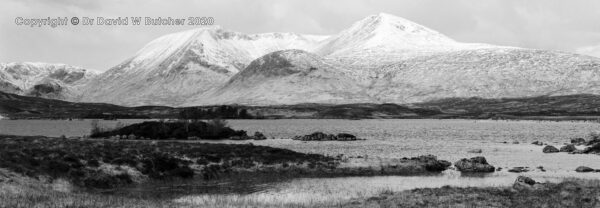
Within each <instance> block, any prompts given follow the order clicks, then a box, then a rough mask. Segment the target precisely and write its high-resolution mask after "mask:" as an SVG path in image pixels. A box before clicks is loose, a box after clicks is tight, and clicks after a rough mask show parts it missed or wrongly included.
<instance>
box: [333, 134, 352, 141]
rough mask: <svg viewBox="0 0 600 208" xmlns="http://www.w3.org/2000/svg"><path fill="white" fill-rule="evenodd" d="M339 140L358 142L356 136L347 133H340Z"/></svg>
mask: <svg viewBox="0 0 600 208" xmlns="http://www.w3.org/2000/svg"><path fill="white" fill-rule="evenodd" d="M337 138H338V140H342V141H352V140H356V136H354V135H352V134H347V133H339V134H338V135H337Z"/></svg>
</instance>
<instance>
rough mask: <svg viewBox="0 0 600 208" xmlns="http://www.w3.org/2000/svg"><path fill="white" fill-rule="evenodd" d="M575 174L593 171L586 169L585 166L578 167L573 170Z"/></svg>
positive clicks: (592, 170)
mask: <svg viewBox="0 0 600 208" xmlns="http://www.w3.org/2000/svg"><path fill="white" fill-rule="evenodd" d="M575 172H579V173H587V172H594V169H593V168H590V167H586V166H579V167H577V168H576V169H575Z"/></svg>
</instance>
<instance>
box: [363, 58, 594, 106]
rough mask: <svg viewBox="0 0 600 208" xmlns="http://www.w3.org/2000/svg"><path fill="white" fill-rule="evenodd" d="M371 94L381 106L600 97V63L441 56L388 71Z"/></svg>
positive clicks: (553, 59)
mask: <svg viewBox="0 0 600 208" xmlns="http://www.w3.org/2000/svg"><path fill="white" fill-rule="evenodd" d="M382 71H384V72H383V73H381V74H379V75H378V76H379V78H378V79H377V81H375V82H374V83H375V84H373V85H371V86H370V87H369V88H370V91H369V94H370V95H371V96H373V97H377V98H378V101H379V102H396V103H411V102H422V101H428V100H435V99H441V98H451V97H474V96H475V97H481V98H499V97H531V96H547V95H569V94H580V93H589V94H600V82H599V81H598V80H600V59H598V58H594V57H590V56H584V55H576V54H571V53H565V52H557V51H544V50H533V49H509V48H506V49H479V50H466V51H456V52H447V53H437V54H434V55H430V56H422V57H417V58H412V59H408V60H403V61H400V62H398V63H396V64H393V65H388V66H386V67H384V68H383V70H382Z"/></svg>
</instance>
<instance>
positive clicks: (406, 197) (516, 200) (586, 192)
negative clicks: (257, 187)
mask: <svg viewBox="0 0 600 208" xmlns="http://www.w3.org/2000/svg"><path fill="white" fill-rule="evenodd" d="M0 173H1V171H0ZM0 181H1V178H0ZM61 184H62V183H60V182H58V183H56V182H55V183H36V181H35V180H34V179H16V180H12V181H11V182H7V181H6V180H4V182H0V207H94V208H95V207H134V208H137V207H149V208H159V207H284V208H292V207H305V208H316V207H390V208H391V207H528V208H529V207H584V208H585V207H590V208H591V207H599V206H600V204H599V200H600V182H599V181H598V180H578V179H566V180H565V181H563V182H561V183H549V184H545V185H544V186H543V188H541V189H535V190H529V189H523V190H516V189H513V188H510V187H483V188H475V187H467V188H460V187H442V188H425V189H414V190H409V191H402V192H396V193H394V192H391V191H382V192H381V193H380V194H379V195H377V196H373V197H369V196H365V197H362V198H359V199H354V200H351V202H339V201H332V202H323V201H311V200H306V201H305V202H302V203H298V202H292V203H288V202H286V201H285V200H281V197H285V196H278V195H272V196H265V195H262V196H261V197H248V196H245V195H228V194H221V195H201V196H198V197H184V198H179V199H152V198H143V199H142V198H131V197H122V196H115V195H104V194H93V193H87V192H78V191H76V190H66V189H64V187H62V185H61ZM332 191H333V190H332Z"/></svg>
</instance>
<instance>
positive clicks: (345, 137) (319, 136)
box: [292, 132, 364, 141]
mask: <svg viewBox="0 0 600 208" xmlns="http://www.w3.org/2000/svg"><path fill="white" fill-rule="evenodd" d="M292 139H293V140H300V141H356V140H364V139H360V138H357V137H356V136H354V135H352V134H346V133H339V134H337V135H334V134H325V133H323V132H315V133H312V134H309V135H304V136H295V137H294V138H292Z"/></svg>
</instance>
